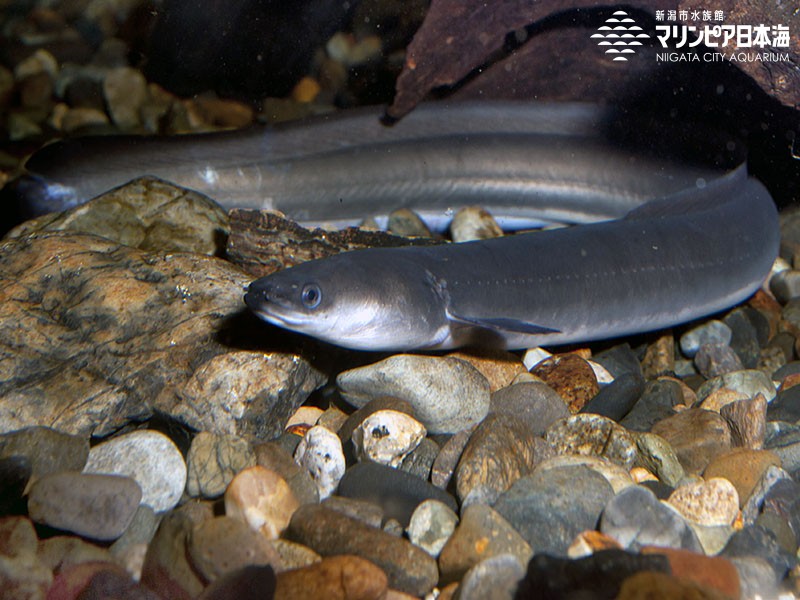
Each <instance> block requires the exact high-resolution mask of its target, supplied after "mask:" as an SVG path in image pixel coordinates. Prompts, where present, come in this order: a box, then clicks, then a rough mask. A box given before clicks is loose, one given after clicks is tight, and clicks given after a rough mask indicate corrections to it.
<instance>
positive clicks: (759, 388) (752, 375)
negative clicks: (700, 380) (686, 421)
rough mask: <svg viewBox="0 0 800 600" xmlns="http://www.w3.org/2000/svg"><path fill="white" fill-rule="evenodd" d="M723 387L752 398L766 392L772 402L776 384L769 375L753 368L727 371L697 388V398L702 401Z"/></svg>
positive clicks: (765, 395)
mask: <svg viewBox="0 0 800 600" xmlns="http://www.w3.org/2000/svg"><path fill="white" fill-rule="evenodd" d="M722 387H726V388H729V389H732V390H734V391H737V392H741V393H742V394H744V395H745V396H747V397H748V398H752V397H753V396H755V395H756V394H764V398H766V400H767V402H771V401H772V399H773V398H775V386H774V385H773V384H772V381H771V380H770V378H769V376H767V375H766V374H765V373H762V372H761V371H756V370H751V369H746V370H744V371H735V372H733V373H726V374H725V375H721V376H719V377H714V378H713V379H709V380H708V381H706V382H705V383H704V384H703V385H701V386H700V388H699V389H698V390H697V398H698V400H699V401H700V402H702V401H703V400H705V398H706V396H708V395H709V394H710V393H711V392H714V391H716V390H718V389H719V388H722Z"/></svg>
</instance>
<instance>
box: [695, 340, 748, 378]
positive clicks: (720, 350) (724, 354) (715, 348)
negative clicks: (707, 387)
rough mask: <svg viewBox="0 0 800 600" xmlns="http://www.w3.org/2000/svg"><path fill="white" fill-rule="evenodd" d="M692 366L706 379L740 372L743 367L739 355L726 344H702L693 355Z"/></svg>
mask: <svg viewBox="0 0 800 600" xmlns="http://www.w3.org/2000/svg"><path fill="white" fill-rule="evenodd" d="M694 364H695V366H696V367H697V370H698V371H699V372H700V374H701V375H702V376H703V377H705V378H706V379H711V378H713V377H719V376H720V375H725V374H726V373H732V372H734V371H741V370H742V369H743V368H744V366H743V365H742V361H741V359H740V358H739V355H738V354H736V352H734V351H733V348H731V347H730V346H729V345H727V344H715V343H712V344H702V345H701V346H700V348H699V349H698V350H697V354H695V355H694Z"/></svg>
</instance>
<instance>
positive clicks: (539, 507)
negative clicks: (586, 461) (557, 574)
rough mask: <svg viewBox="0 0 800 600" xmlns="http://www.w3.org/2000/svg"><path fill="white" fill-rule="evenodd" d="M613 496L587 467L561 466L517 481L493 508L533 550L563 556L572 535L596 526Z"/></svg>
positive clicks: (597, 476) (605, 483) (608, 485)
mask: <svg viewBox="0 0 800 600" xmlns="http://www.w3.org/2000/svg"><path fill="white" fill-rule="evenodd" d="M613 495H614V491H613V489H612V488H611V485H610V484H609V483H608V482H607V481H606V479H605V478H604V477H603V476H602V475H600V474H598V473H596V472H595V471H593V470H591V469H589V468H588V467H585V466H572V467H561V468H557V469H548V470H545V471H542V472H539V473H535V474H533V475H531V476H528V477H523V478H522V479H519V480H517V482H516V483H514V485H512V486H511V488H510V489H509V490H508V491H507V492H505V493H504V494H503V495H502V496H500V498H499V499H498V500H497V502H496V503H495V505H494V509H495V510H496V511H497V512H498V513H500V515H502V516H503V517H504V518H505V519H506V520H507V521H508V522H509V523H511V525H512V526H513V527H514V528H515V529H516V530H517V531H519V533H520V534H521V535H522V537H523V538H525V541H527V542H528V544H530V546H531V548H532V549H533V551H534V552H536V553H538V552H548V553H552V554H556V555H560V556H565V555H566V553H567V549H568V548H569V546H570V544H571V543H572V541H573V539H575V536H577V535H578V534H579V533H580V532H582V531H584V530H586V529H594V528H595V526H596V525H597V521H598V518H599V517H600V513H601V512H602V511H603V507H605V505H606V504H607V503H608V501H609V500H611V498H612V497H613Z"/></svg>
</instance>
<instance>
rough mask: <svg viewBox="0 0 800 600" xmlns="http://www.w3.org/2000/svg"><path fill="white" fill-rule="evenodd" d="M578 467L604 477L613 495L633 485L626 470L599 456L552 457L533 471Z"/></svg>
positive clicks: (567, 455)
mask: <svg viewBox="0 0 800 600" xmlns="http://www.w3.org/2000/svg"><path fill="white" fill-rule="evenodd" d="M578 465H582V466H584V467H588V468H590V469H591V470H592V471H596V472H597V473H599V474H600V475H602V476H603V477H605V479H606V481H607V482H608V483H609V485H610V486H611V488H612V489H613V490H614V493H615V494H617V493H619V492H620V491H622V490H624V489H625V488H626V487H628V486H629V485H633V483H634V482H633V479H632V478H631V476H630V474H629V472H628V470H627V469H625V468H623V467H622V466H620V465H618V464H617V463H614V462H611V461H610V460H608V459H605V458H601V457H599V456H582V455H574V454H562V455H560V456H552V457H550V458H548V459H546V460H543V461H542V462H540V463H539V464H537V465H536V468H535V469H534V473H540V472H542V471H545V470H547V469H559V468H562V467H572V466H578Z"/></svg>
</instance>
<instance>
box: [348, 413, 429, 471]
mask: <svg viewBox="0 0 800 600" xmlns="http://www.w3.org/2000/svg"><path fill="white" fill-rule="evenodd" d="M426 433H427V431H426V430H425V426H424V425H422V423H420V422H419V421H417V420H416V419H414V418H413V417H410V416H409V415H407V414H405V413H402V412H399V411H396V410H379V411H377V412H375V413H372V414H371V415H369V416H368V417H367V418H366V419H364V420H363V421H362V422H361V424H360V425H359V426H358V427H356V429H354V430H353V435H352V440H353V444H354V446H355V449H356V454H357V456H359V457H360V459H361V460H372V461H374V462H377V463H381V464H384V465H389V466H390V467H398V466H399V465H400V463H402V462H403V459H404V458H405V457H406V456H408V455H409V454H410V453H411V452H412V451H413V450H414V449H415V448H416V447H417V446H418V445H419V443H420V442H421V441H422V439H423V438H424V437H425V434H426Z"/></svg>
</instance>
